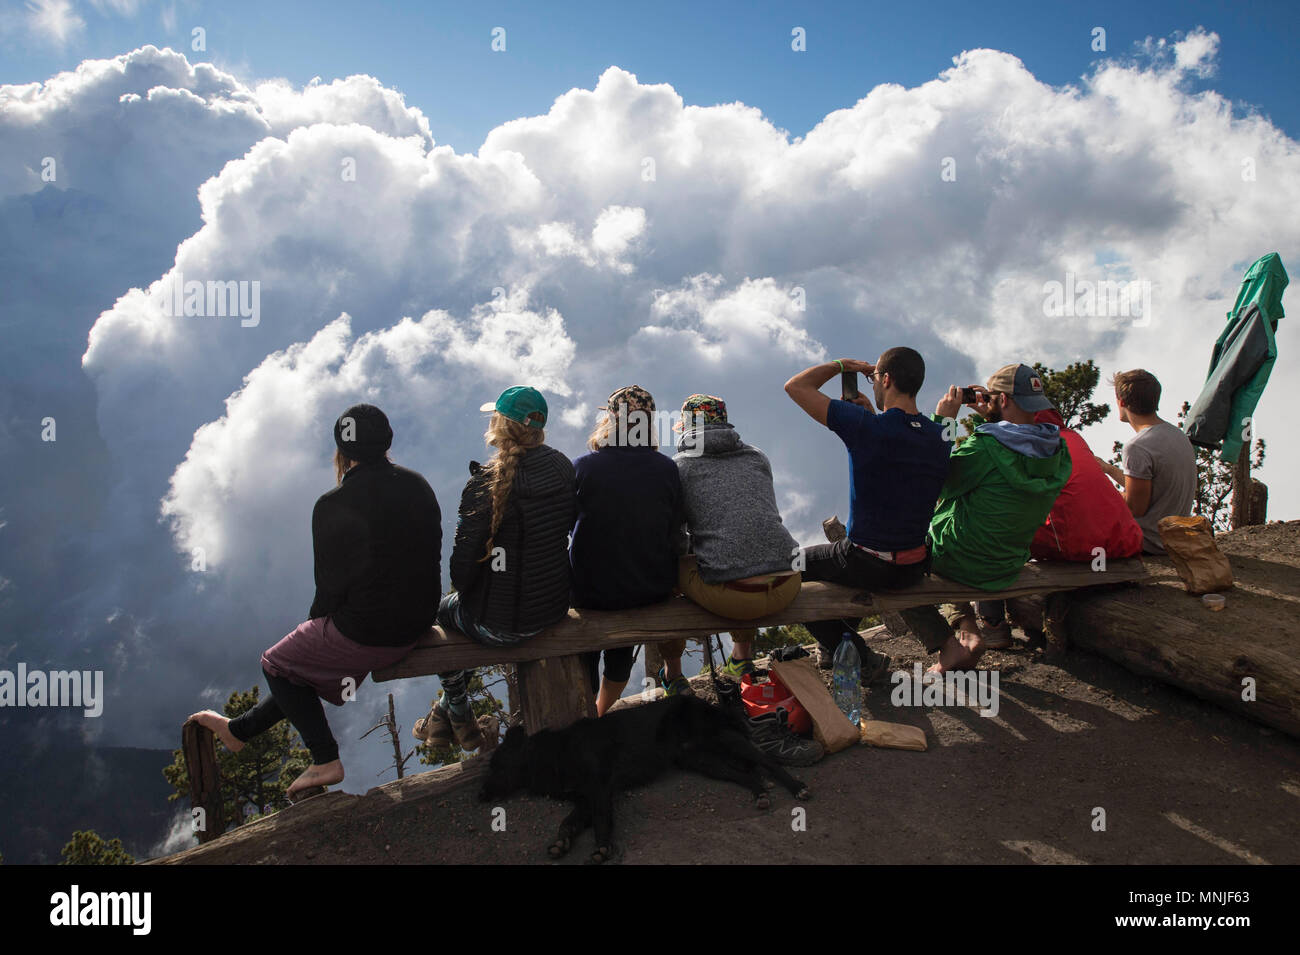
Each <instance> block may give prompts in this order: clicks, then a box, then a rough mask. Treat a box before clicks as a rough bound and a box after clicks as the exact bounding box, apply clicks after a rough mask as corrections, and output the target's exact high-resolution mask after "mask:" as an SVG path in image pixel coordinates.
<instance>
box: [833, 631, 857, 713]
mask: <svg viewBox="0 0 1300 955" xmlns="http://www.w3.org/2000/svg"><path fill="white" fill-rule="evenodd" d="M861 678H862V658H861V657H859V656H858V648H857V647H855V646H854V645H853V633H852V632H851V631H848V630H845V631H844V635H843V636H842V637H841V638H840V645H839V646H838V647H837V648H836V649H835V667H834V669H833V670H832V671H831V685H832V686H833V687H834V688H835V705H836V706H838V707H839V708H840V712H841V713H843V714H844V715H845V716H846V717H848V720H849V722H850V723H852V724H853V725H854V726H857V725H858V721H859V720H860V719H861V717H862V686H861Z"/></svg>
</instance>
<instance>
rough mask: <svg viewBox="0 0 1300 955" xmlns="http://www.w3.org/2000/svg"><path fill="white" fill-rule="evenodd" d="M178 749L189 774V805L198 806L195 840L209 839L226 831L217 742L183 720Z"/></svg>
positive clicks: (190, 721) (206, 731)
mask: <svg viewBox="0 0 1300 955" xmlns="http://www.w3.org/2000/svg"><path fill="white" fill-rule="evenodd" d="M181 753H182V754H183V755H184V756H185V769H186V772H187V773H189V777H190V808H191V809H198V810H201V813H200V815H198V816H197V817H195V825H196V829H195V834H196V835H197V836H198V837H199V842H200V843H204V842H210V841H211V840H213V839H215V838H216V837H217V836H219V835H221V834H222V833H223V832H225V831H226V823H225V819H224V817H223V815H222V811H221V809H222V802H221V773H220V772H219V771H218V770H217V746H216V740H215V738H214V737H213V735H212V730H210V729H208V728H207V727H204V726H200V725H199V724H198V723H196V722H194V721H193V720H186V721H185V725H184V726H183V727H181Z"/></svg>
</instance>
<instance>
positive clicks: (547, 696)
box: [518, 656, 596, 734]
mask: <svg viewBox="0 0 1300 955" xmlns="http://www.w3.org/2000/svg"><path fill="white" fill-rule="evenodd" d="M518 672H519V709H520V712H521V713H522V714H523V717H524V729H526V730H527V731H528V732H529V733H530V734H531V733H536V732H537V731H538V730H558V729H564V727H566V726H568V725H569V724H571V723H576V722H577V721H578V720H580V719H583V718H584V717H587V716H595V715H596V700H595V694H594V693H593V692H592V691H591V684H590V682H589V681H588V678H587V670H586V668H585V667H584V666H583V665H582V657H580V656H567V657H551V658H550V659H547V660H530V661H528V662H526V663H520V664H518Z"/></svg>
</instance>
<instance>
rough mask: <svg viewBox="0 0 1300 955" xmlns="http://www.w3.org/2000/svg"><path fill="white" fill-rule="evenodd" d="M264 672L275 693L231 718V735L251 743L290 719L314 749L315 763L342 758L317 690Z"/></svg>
mask: <svg viewBox="0 0 1300 955" xmlns="http://www.w3.org/2000/svg"><path fill="white" fill-rule="evenodd" d="M262 675H263V676H265V677H266V685H267V686H269V687H270V688H271V695H270V696H268V697H267V698H266V699H264V700H262V701H261V702H260V703H258V704H257V706H255V707H253V708H252V709H251V710H249V711H248V712H247V713H245V714H244V715H243V716H238V717H236V718H235V719H233V720H231V721H230V732H231V735H233V736H234V737H235V739H237V740H242V741H243V742H245V743H247V742H248V741H249V740H251V739H252V738H253V737H255V736H260V735H261V734H262V733H265V732H266V731H267V730H269V729H270V728H271V727H272V726H274V725H275V724H276V723H278V722H280V720H288V721H289V722H290V723H292V724H293V728H294V729H296V730H297V731H298V735H299V736H301V737H302V741H303V744H304V745H305V746H306V747H307V749H309V750H310V751H311V761H312V762H313V763H314V764H315V765H317V766H321V765H324V764H325V763H332V762H334V760H336V759H338V758H339V744H338V742H337V741H336V740H335V739H334V734H333V733H331V732H330V724H329V721H328V720H326V719H325V707H323V706H321V702H320V697H319V696H317V695H316V691H315V690H313V689H312V688H311V687H309V686H299V685H298V684H297V683H290V682H289V681H288V680H286V679H285V678H284V677H280V676H272V675H271V674H270V673H267V672H266V670H262Z"/></svg>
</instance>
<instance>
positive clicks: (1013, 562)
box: [930, 415, 1070, 590]
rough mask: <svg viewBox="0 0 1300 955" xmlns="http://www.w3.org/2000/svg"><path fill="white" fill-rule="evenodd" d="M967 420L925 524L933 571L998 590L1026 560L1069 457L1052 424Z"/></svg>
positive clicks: (1065, 472)
mask: <svg viewBox="0 0 1300 955" xmlns="http://www.w3.org/2000/svg"><path fill="white" fill-rule="evenodd" d="M972 417H973V418H974V420H975V423H976V425H977V427H976V430H975V432H974V434H972V435H971V436H970V437H969V438H967V439H966V440H965V441H963V442H962V443H961V445H959V446H958V447H957V448H956V449H955V450H954V451H953V452H952V455H951V457H950V458H949V464H948V479H947V481H946V482H945V483H944V486H943V491H942V492H941V493H940V495H939V504H938V506H937V507H936V508H935V512H934V517H933V518H932V519H931V520H930V549H931V552H932V554H933V561H934V563H933V570H934V572H935V573H936V574H939V575H941V576H943V577H947V578H948V579H950V580H955V581H957V582H958V583H961V584H965V585H967V586H968V587H978V588H979V589H981V590H1001V589H1002V588H1004V587H1007V586H1009V585H1010V584H1011V583H1013V582H1014V581H1015V579H1016V578H1017V577H1018V576H1019V574H1020V570H1021V568H1022V567H1024V565H1025V562H1026V561H1028V560H1029V545H1030V543H1031V542H1032V541H1033V539H1034V533H1035V532H1036V531H1037V530H1038V528H1039V527H1040V526H1041V525H1042V523H1043V521H1045V520H1046V519H1047V515H1048V512H1050V511H1051V509H1052V504H1054V503H1055V502H1056V495H1057V494H1059V493H1060V491H1061V488H1062V487H1064V486H1065V482H1066V480H1068V479H1069V477H1070V452H1069V450H1068V449H1067V447H1066V444H1065V442H1064V441H1063V440H1061V434H1060V430H1059V429H1057V428H1056V426H1055V425H1048V424H1024V425H1017V424H1012V423H1010V422H1007V421H999V422H994V423H991V424H985V423H984V419H983V418H981V417H980V416H979V415H972ZM935 420H936V421H938V422H940V423H941V424H942V423H943V419H941V418H939V417H937V416H936V417H935Z"/></svg>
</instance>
